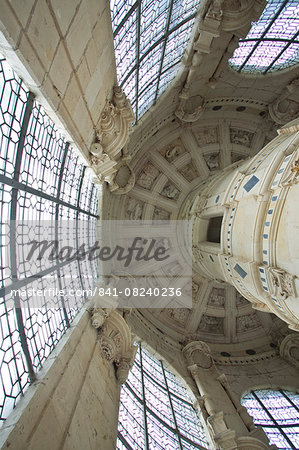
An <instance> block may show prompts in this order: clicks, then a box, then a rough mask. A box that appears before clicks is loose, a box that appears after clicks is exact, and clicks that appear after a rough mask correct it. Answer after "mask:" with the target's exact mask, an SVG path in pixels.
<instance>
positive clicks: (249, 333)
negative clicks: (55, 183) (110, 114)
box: [102, 1, 299, 360]
mask: <svg viewBox="0 0 299 450" xmlns="http://www.w3.org/2000/svg"><path fill="white" fill-rule="evenodd" d="M214 3H217V2H214ZM245 3H246V4H248V5H249V4H251V5H252V4H254V5H255V6H257V4H258V3H259V2H250V1H245V2H225V5H226V7H229V5H234V7H236V5H237V4H239V5H243V4H245ZM226 12H227V11H226ZM204 14H206V10H203V11H202V15H201V17H200V19H199V22H198V24H199V25H198V28H197V31H196V32H195V35H194V41H193V45H192V46H190V47H189V50H188V52H186V54H185V58H184V63H185V66H184V68H183V70H182V71H181V73H180V75H179V76H178V78H177V79H176V80H175V81H174V82H173V84H172V85H171V86H170V88H169V89H168V90H167V91H166V93H165V94H164V95H163V96H162V98H161V99H160V100H159V101H158V102H157V104H156V105H155V106H154V107H152V108H151V109H150V110H149V111H148V112H147V113H146V114H145V115H144V116H143V117H142V118H141V120H140V121H139V122H138V124H137V125H135V127H134V128H133V132H132V135H131V139H130V143H129V146H128V151H129V153H130V155H131V157H132V159H131V161H130V166H131V168H132V170H133V172H134V175H135V186H134V188H133V189H132V190H131V191H130V192H129V193H127V194H126V195H115V194H111V193H109V191H108V189H107V190H105V192H104V195H103V208H102V211H103V213H102V214H103V218H104V219H122V218H125V219H148V220H150V219H159V220H164V219H170V220H176V219H181V218H185V211H184V207H185V206H186V199H187V197H188V195H189V194H190V193H191V192H192V191H193V190H194V189H195V188H196V187H198V186H199V185H201V184H204V183H205V182H206V180H207V179H209V177H210V176H212V175H214V174H216V173H217V172H218V171H220V170H223V169H224V168H225V167H227V166H229V165H231V164H234V165H238V162H239V161H241V160H244V159H246V158H248V157H251V156H253V155H255V154H256V153H257V152H258V151H259V150H261V149H262V148H263V147H264V146H265V145H266V144H267V143H268V142H269V141H270V140H271V139H272V138H274V137H275V135H276V130H277V128H279V126H280V124H281V123H282V122H284V123H285V122H286V121H288V120H291V119H292V118H293V116H294V115H296V114H297V112H298V110H299V90H298V87H297V81H296V78H297V77H298V75H299V72H298V68H297V67H295V68H292V69H290V70H287V71H283V72H281V73H280V74H275V75H269V76H266V77H265V76H261V75H257V76H244V75H242V74H239V73H236V72H234V71H233V70H232V69H231V68H230V67H229V66H228V62H227V61H228V59H229V57H230V56H231V54H232V51H233V50H234V48H235V47H236V46H237V41H238V39H237V38H236V35H238V36H240V35H244V34H246V30H248V29H249V27H250V18H251V17H252V15H251V16H250V13H248V17H247V19H246V20H245V19H244V20H243V19H242V21H241V22H242V23H240V24H239V25H238V24H237V22H236V21H235V22H234V24H235V25H234V26H235V27H237V28H238V30H237V31H236V30H235V29H234V28H233V26H231V27H229V26H228V25H227V22H225V20H226V18H227V17H228V16H227V15H226V14H225V12H224V15H222V16H221V17H220V18H219V20H220V22H221V20H224V22H222V24H221V26H220V27H219V29H218V30H217V32H215V33H214V37H213V38H211V39H210V42H209V48H208V50H207V49H206V50H205V51H204V52H201V50H200V49H201V48H202V47H201V45H200V44H201V41H200V39H201V38H202V35H203V33H202V32H201V31H200V27H202V26H203V23H204V19H203V17H204ZM251 14H253V12H252V11H251ZM217 20H218V19H217ZM294 80H295V82H294ZM184 89H185V91H184ZM182 92H183V93H184V94H185V97H184V95H183V96H182ZM290 105H291V106H292V108H289V106H290ZM192 291H193V292H192V298H193V308H192V310H188V309H176V310H175V309H165V310H145V309H144V310H139V311H134V312H131V323H132V324H133V328H134V324H135V329H136V330H137V331H136V332H138V333H139V334H142V333H143V334H144V336H145V337H147V339H148V340H149V339H152V340H156V341H158V340H159V339H162V340H163V338H167V339H170V340H171V341H172V342H175V343H176V345H179V346H183V345H185V344H186V343H187V342H188V340H189V339H191V338H192V339H194V338H195V339H199V340H203V341H206V342H208V343H210V344H211V346H212V350H213V352H214V354H215V357H218V358H220V359H221V358H222V360H223V358H225V353H227V355H226V356H227V357H228V356H229V355H234V356H235V357H236V358H239V357H240V358H241V357H244V356H246V355H247V356H248V355H250V354H251V355H253V353H254V352H257V353H262V354H268V353H269V352H270V353H271V352H272V353H273V352H275V349H274V347H275V341H276V340H277V339H278V338H279V336H280V335H281V334H283V333H285V332H286V325H285V324H284V323H283V322H281V321H280V320H279V319H278V318H276V317H274V316H273V315H271V314H266V313H262V312H260V311H256V310H253V309H252V307H251V304H250V303H249V302H248V301H247V300H246V299H244V298H243V297H242V296H240V294H239V293H238V292H237V291H236V290H235V289H234V288H233V287H231V286H228V285H226V284H225V283H223V282H221V283H220V282H219V280H217V279H216V278H215V280H213V281H210V280H206V279H203V278H202V277H200V276H199V275H198V274H196V273H195V274H194V277H193V289H192ZM149 329H150V330H151V333H148V330H149ZM153 330H155V332H153ZM155 335H156V339H155V337H154V336H155ZM157 338H159V339H157ZM223 352H224V353H223Z"/></svg>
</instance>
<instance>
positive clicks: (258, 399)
mask: <svg viewBox="0 0 299 450" xmlns="http://www.w3.org/2000/svg"><path fill="white" fill-rule="evenodd" d="M251 393H252V395H253V397H254V398H255V400H256V401H257V402H258V403H259V405H260V406H261V407H262V409H263V410H264V411H265V413H266V414H267V415H268V417H270V419H271V420H272V422H273V424H274V425H275V427H276V428H277V429H278V430H279V432H280V433H281V434H282V435H283V437H284V438H285V440H286V441H287V442H288V443H289V445H290V446H291V448H292V449H294V450H296V447H295V446H294V445H293V443H292V441H291V440H290V439H289V437H288V435H287V434H286V433H285V432H284V431H283V428H282V427H281V425H279V424H278V423H277V422H276V420H275V419H274V417H273V416H272V414H271V413H270V411H268V409H267V408H266V407H265V405H264V404H263V402H262V400H261V399H260V398H259V397H258V396H257V395H256V393H255V392H254V391H251ZM261 426H262V425H261Z"/></svg>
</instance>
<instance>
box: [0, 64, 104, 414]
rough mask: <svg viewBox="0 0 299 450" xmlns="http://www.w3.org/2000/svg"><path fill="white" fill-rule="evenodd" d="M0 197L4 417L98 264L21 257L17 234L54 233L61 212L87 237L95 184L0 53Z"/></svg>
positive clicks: (93, 218) (0, 403)
mask: <svg viewBox="0 0 299 450" xmlns="http://www.w3.org/2000/svg"><path fill="white" fill-rule="evenodd" d="M0 203H1V205H0V217H1V220H0V227H1V233H0V244H1V245H0V258H1V264H0V270H1V286H0V422H2V423H3V421H4V420H5V419H6V418H7V416H8V415H9V413H10V412H11V410H12V409H13V407H14V406H15V405H16V402H17V401H18V399H19V398H20V397H22V395H23V394H24V391H25V390H26V389H27V387H28V386H29V385H30V383H31V382H32V381H34V380H35V377H36V376H35V374H36V372H37V371H38V370H39V369H40V368H41V367H42V366H43V365H44V362H45V359H46V358H47V356H48V355H49V354H50V352H51V351H52V350H53V348H54V347H55V346H56V344H57V342H58V341H59V339H60V338H61V336H62V335H63V334H64V333H65V331H66V330H67V329H68V327H69V326H70V323H71V321H72V320H73V318H74V317H75V315H76V314H77V313H78V311H79V310H80V308H81V306H82V304H83V303H84V301H85V299H84V296H83V295H82V296H80V295H78V296H77V295H76V294H75V292H77V291H78V290H80V291H82V293H83V291H85V292H86V291H88V289H91V288H92V287H93V283H94V280H95V279H96V272H97V269H96V267H95V264H94V262H91V261H90V262H88V263H87V262H86V261H79V260H73V261H72V262H67V263H65V262H63V263H61V262H58V261H59V260H58V261H57V260H56V261H55V260H54V261H53V264H52V265H51V266H50V267H49V266H48V267H46V266H45V265H44V262H43V261H42V260H41V261H39V260H38V258H35V259H34V260H31V261H28V260H27V259H26V255H27V254H28V248H26V247H25V245H22V244H23V242H24V241H23V240H24V238H25V237H26V236H28V235H29V234H30V233H32V235H33V236H37V235H39V233H40V230H41V229H42V226H43V225H42V223H43V224H44V223H45V221H47V223H49V224H50V225H49V229H50V230H52V231H53V235H54V236H55V237H57V236H58V233H59V228H58V225H57V224H58V221H62V220H63V221H65V222H64V223H65V224H66V223H69V221H73V223H76V224H78V223H80V229H79V232H80V233H79V234H76V233H73V231H74V228H73V227H71V229H69V228H68V226H67V225H65V226H64V227H63V229H62V231H63V233H64V235H65V236H64V237H65V239H66V240H67V241H68V242H71V243H72V245H73V246H74V248H78V246H79V242H80V239H83V238H84V239H85V242H88V243H89V245H92V243H93V238H95V230H96V223H97V188H96V186H95V185H94V184H93V182H92V180H91V177H90V176H89V175H88V169H87V168H86V167H85V165H84V163H83V162H82V161H81V159H80V157H79V156H78V155H77V154H76V153H75V151H74V150H73V149H72V148H71V146H70V145H69V143H68V142H66V140H65V138H64V137H63V135H62V134H61V133H60V132H59V131H58V129H57V128H56V127H55V125H54V123H53V122H52V120H51V119H50V118H49V117H48V116H47V114H46V113H45V111H44V109H43V108H42V107H41V105H39V103H38V102H36V101H35V99H34V96H33V94H32V93H31V92H30V91H29V90H28V89H27V87H26V86H25V85H24V83H23V81H22V80H21V79H20V78H19V77H18V76H17V75H16V74H15V73H14V71H13V70H12V69H11V67H10V66H9V65H8V63H7V61H6V60H5V59H4V58H3V57H1V56H0ZM29 222H30V223H31V226H30V225H29ZM58 237H59V236H58ZM26 242H27V243H28V240H27V241H26ZM86 264H87V265H88V267H86ZM87 274H89V276H87ZM34 289H35V291H37V290H39V291H40V293H41V295H40V297H39V302H38V306H36V305H35V304H34V302H33V301H32V299H33V296H34V294H33V291H34ZM20 292H22V294H20ZM51 292H53V295H51ZM54 292H63V293H64V295H56V294H55V293H54ZM72 292H73V293H74V294H75V295H72V294H71V293H72Z"/></svg>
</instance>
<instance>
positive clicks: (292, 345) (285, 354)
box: [280, 333, 299, 369]
mask: <svg viewBox="0 0 299 450" xmlns="http://www.w3.org/2000/svg"><path fill="white" fill-rule="evenodd" d="M280 355H281V356H282V358H284V359H286V360H287V361H289V362H290V363H291V364H292V365H293V366H295V367H297V368H298V369H299V335H298V334H295V333H294V334H289V335H288V336H286V337H285V338H284V339H283V341H282V343H281V344H280Z"/></svg>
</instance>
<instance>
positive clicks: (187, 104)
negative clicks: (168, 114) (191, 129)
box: [175, 87, 204, 123]
mask: <svg viewBox="0 0 299 450" xmlns="http://www.w3.org/2000/svg"><path fill="white" fill-rule="evenodd" d="M198 102H199V105H197V106H194V105H193V104H192V103H193V102H192V100H190V99H189V88H188V87H184V88H183V89H182V91H181V92H180V94H179V106H178V108H177V110H176V111H175V115H176V117H177V118H178V119H179V120H180V121H181V122H184V123H193V122H196V121H197V120H198V119H199V118H200V117H201V116H202V114H203V112H204V100H203V98H202V97H199V101H198V100H197V101H196V103H198Z"/></svg>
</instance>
